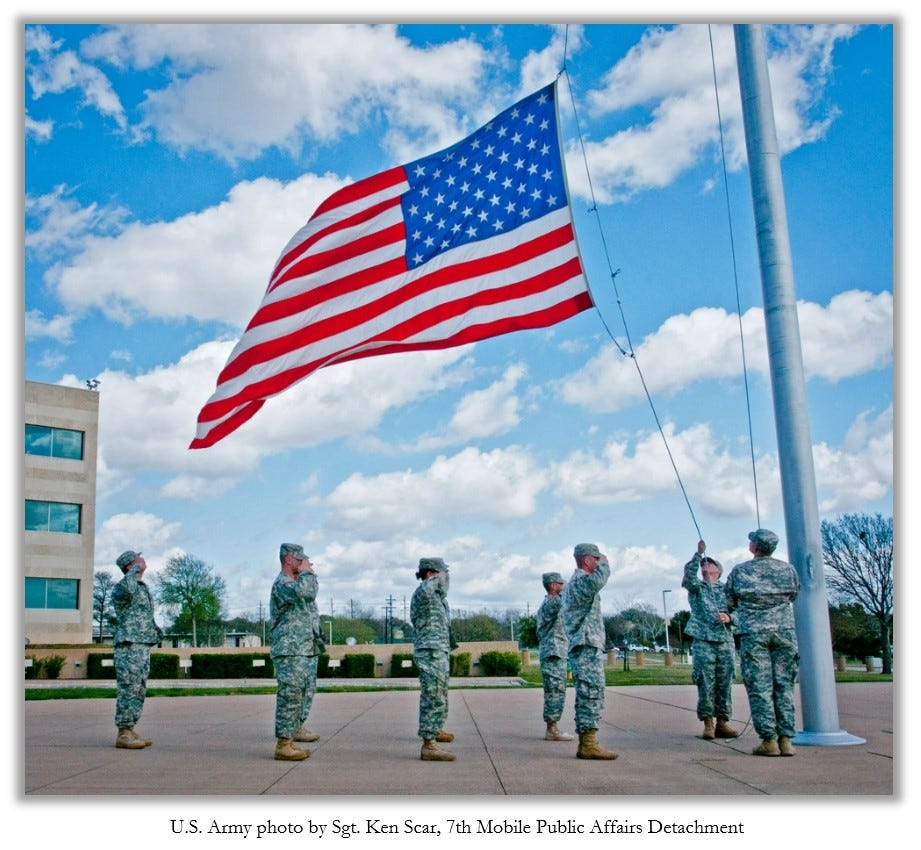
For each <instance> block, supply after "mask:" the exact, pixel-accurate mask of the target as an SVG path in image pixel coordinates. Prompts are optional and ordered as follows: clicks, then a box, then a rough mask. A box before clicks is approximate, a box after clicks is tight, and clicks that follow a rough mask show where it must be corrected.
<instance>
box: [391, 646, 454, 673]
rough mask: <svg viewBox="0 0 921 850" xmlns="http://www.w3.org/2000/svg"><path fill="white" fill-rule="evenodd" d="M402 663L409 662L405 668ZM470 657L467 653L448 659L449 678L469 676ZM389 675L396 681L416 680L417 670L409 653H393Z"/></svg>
mask: <svg viewBox="0 0 921 850" xmlns="http://www.w3.org/2000/svg"><path fill="white" fill-rule="evenodd" d="M404 661H409V662H410V664H409V666H407V667H404V666H403V662H404ZM470 662H471V655H470V653H469V652H458V653H457V654H456V655H452V656H451V658H450V664H451V666H450V669H449V671H448V672H449V675H451V676H469V675H470ZM390 675H391V676H393V677H394V678H396V679H400V678H407V679H408V678H416V677H418V675H419V668H418V667H416V663H415V662H414V661H413V656H412V653H411V652H395V653H394V654H393V655H392V656H391V659H390Z"/></svg>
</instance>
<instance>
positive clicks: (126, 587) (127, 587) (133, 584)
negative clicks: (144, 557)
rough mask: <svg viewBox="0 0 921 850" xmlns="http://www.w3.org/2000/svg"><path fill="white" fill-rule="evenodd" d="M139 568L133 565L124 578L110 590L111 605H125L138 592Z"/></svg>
mask: <svg viewBox="0 0 921 850" xmlns="http://www.w3.org/2000/svg"><path fill="white" fill-rule="evenodd" d="M140 575H141V568H140V567H139V566H137V564H135V565H134V566H133V567H131V568H130V569H129V570H128V572H126V573H125V576H124V578H123V579H122V580H121V581H120V582H119V583H118V584H116V585H115V587H114V588H113V589H112V604H113V605H127V604H128V603H129V602H130V601H131V600H132V599H133V598H134V594H135V593H137V590H138V580H139V579H140Z"/></svg>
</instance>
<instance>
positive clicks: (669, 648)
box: [662, 590, 672, 653]
mask: <svg viewBox="0 0 921 850" xmlns="http://www.w3.org/2000/svg"><path fill="white" fill-rule="evenodd" d="M666 593H671V590H663V591H662V613H663V614H664V615H665V651H666V652H668V653H670V652H671V651H672V647H671V644H670V643H669V642H668V609H667V608H666V607H665V594H666Z"/></svg>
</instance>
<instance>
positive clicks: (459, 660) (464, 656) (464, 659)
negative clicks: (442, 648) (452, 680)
mask: <svg viewBox="0 0 921 850" xmlns="http://www.w3.org/2000/svg"><path fill="white" fill-rule="evenodd" d="M470 658H471V656H470V653H469V652H458V653H457V655H452V656H451V675H452V676H469V675H470Z"/></svg>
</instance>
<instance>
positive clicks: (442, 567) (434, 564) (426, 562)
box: [419, 558, 448, 573]
mask: <svg viewBox="0 0 921 850" xmlns="http://www.w3.org/2000/svg"><path fill="white" fill-rule="evenodd" d="M429 570H431V571H432V572H436V573H446V572H447V571H448V565H447V564H446V563H445V562H444V560H443V559H442V558H420V559H419V572H420V573H424V572H427V571H429Z"/></svg>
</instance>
